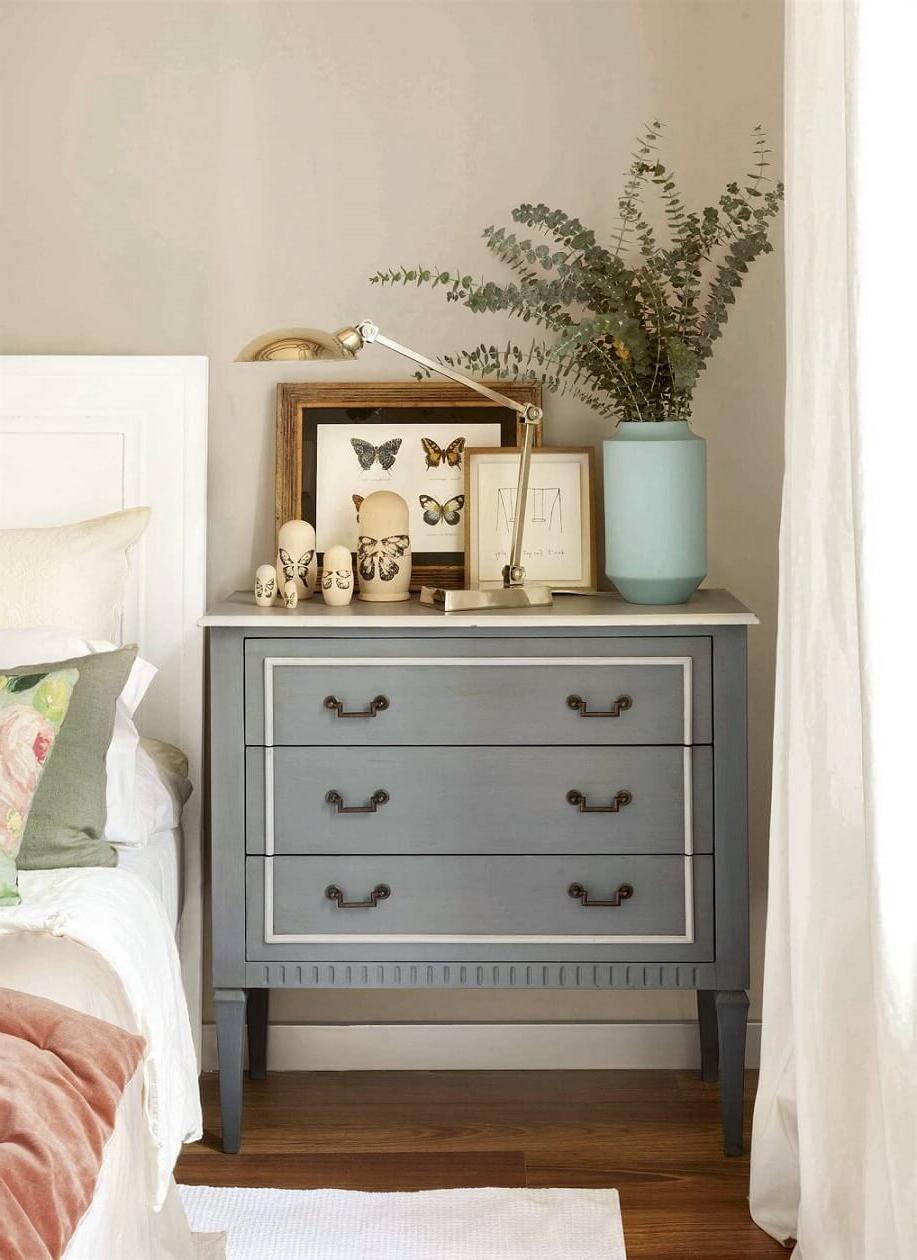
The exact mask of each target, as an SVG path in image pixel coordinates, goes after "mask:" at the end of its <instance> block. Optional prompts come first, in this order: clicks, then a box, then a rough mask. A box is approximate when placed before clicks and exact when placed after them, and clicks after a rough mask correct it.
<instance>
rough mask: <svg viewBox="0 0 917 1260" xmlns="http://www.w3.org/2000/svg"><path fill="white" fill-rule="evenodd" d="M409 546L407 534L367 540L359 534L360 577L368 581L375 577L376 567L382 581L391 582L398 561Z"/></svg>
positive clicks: (397, 567)
mask: <svg viewBox="0 0 917 1260" xmlns="http://www.w3.org/2000/svg"><path fill="white" fill-rule="evenodd" d="M410 545H411V540H410V538H408V536H407V534H392V535H391V536H390V537H389V538H367V537H366V536H365V535H363V534H361V535H360V546H359V548H358V549H357V560H358V563H359V568H360V577H361V578H364V579H365V580H366V581H367V582H368V581H370V580H371V579H372V578H374V577H375V576H376V565H378V566H379V577H380V578H381V579H382V581H383V582H391V580H392V578H393V577H394V576H395V574H396V573H397V572H398V570H399V568H400V565H399V564H398V560H399V559H400V557H401V556H403V555H404V553H405V552H406V551H407V549H408V547H410Z"/></svg>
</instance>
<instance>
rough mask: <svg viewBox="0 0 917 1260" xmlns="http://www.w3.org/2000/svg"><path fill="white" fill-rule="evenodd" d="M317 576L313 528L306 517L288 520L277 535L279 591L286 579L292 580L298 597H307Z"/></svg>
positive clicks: (287, 580) (313, 588)
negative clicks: (305, 519) (303, 519)
mask: <svg viewBox="0 0 917 1260" xmlns="http://www.w3.org/2000/svg"><path fill="white" fill-rule="evenodd" d="M317 578H318V560H317V559H316V557H315V530H314V529H313V528H312V526H311V525H310V524H309V522H308V521H287V522H286V524H284V525H281V527H280V533H279V534H278V535H277V582H278V585H279V587H280V589H281V591H282V590H283V588H284V587H285V586H286V584H287V582H295V583H296V594H297V595H298V597H299V598H300V599H308V598H309V596H310V595H311V594H312V592H313V591H314V590H315V584H316V580H317Z"/></svg>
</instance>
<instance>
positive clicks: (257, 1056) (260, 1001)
mask: <svg viewBox="0 0 917 1260" xmlns="http://www.w3.org/2000/svg"><path fill="white" fill-rule="evenodd" d="M270 992H271V991H270V989H249V990H248V1001H247V1002H246V1005H245V1017H246V1020H247V1022H248V1074H249V1076H250V1077H251V1078H252V1080H253V1081H263V1080H264V1078H265V1077H266V1076H267V1020H268V1002H269V999H270Z"/></svg>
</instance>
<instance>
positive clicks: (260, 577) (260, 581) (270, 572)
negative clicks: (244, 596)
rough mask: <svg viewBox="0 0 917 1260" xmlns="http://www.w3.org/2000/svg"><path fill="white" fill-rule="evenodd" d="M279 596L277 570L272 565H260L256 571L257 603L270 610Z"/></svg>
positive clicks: (260, 606)
mask: <svg viewBox="0 0 917 1260" xmlns="http://www.w3.org/2000/svg"><path fill="white" fill-rule="evenodd" d="M276 594H277V570H276V569H275V568H274V566H273V565H272V564H259V565H258V567H257V569H256V570H255V603H256V604H257V605H258V607H259V608H270V606H271V604H273V602H274V597H275V596H276Z"/></svg>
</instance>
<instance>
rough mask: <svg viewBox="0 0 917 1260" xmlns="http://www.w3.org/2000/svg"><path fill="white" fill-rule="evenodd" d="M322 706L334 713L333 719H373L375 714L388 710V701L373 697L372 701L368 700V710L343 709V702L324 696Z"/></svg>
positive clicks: (382, 697)
mask: <svg viewBox="0 0 917 1260" xmlns="http://www.w3.org/2000/svg"><path fill="white" fill-rule="evenodd" d="M322 704H323V705H324V706H325V708H326V709H329V710H330V711H331V712H332V713H334V715H335V717H339V718H347V717H362V718H371V717H375V716H376V714H377V713H382V712H384V710H385V709H387V708H388V705H389V699H388V696H374V697H373V699H372V700H370V702H369V708H367V709H345V708H344V701H343V700H339V699H338V698H337V696H325V698H324V700H323V701H322Z"/></svg>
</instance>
